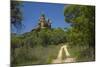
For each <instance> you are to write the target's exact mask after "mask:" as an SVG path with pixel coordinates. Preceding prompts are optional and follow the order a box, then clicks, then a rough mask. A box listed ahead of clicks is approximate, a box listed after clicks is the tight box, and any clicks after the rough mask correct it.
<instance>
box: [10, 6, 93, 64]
mask: <svg viewBox="0 0 100 67" xmlns="http://www.w3.org/2000/svg"><path fill="white" fill-rule="evenodd" d="M64 16H65V21H66V22H68V23H70V24H71V26H70V27H69V28H67V29H65V30H63V29H62V28H57V29H46V28H45V29H41V30H40V31H35V30H32V31H31V32H28V33H24V34H21V35H17V34H13V33H12V37H11V48H12V50H11V51H12V52H11V64H12V66H16V65H17V66H19V65H29V64H49V63H51V61H52V59H55V58H56V57H57V54H58V51H59V49H60V47H61V46H62V45H61V44H66V43H68V44H69V45H68V50H69V52H70V53H71V57H75V58H76V61H94V60H95V7H94V6H82V5H68V6H67V7H65V9H64Z"/></svg>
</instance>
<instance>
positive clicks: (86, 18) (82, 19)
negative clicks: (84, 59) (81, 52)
mask: <svg viewBox="0 0 100 67" xmlns="http://www.w3.org/2000/svg"><path fill="white" fill-rule="evenodd" d="M64 16H65V21H68V22H69V23H71V26H72V28H71V29H70V30H69V31H68V34H69V36H70V37H69V39H72V40H71V42H74V44H75V42H76V44H78V43H79V45H81V44H84V45H89V46H90V47H91V46H92V47H94V45H95V42H94V41H95V6H84V5H80V6H79V5H70V6H68V7H66V8H65V11H64Z"/></svg>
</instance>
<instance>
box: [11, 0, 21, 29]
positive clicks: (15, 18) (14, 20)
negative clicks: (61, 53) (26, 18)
mask: <svg viewBox="0 0 100 67" xmlns="http://www.w3.org/2000/svg"><path fill="white" fill-rule="evenodd" d="M21 5H22V3H21V2H20V1H14V0H11V25H12V26H14V27H15V28H16V29H20V28H21V27H22V12H21V8H20V7H21Z"/></svg>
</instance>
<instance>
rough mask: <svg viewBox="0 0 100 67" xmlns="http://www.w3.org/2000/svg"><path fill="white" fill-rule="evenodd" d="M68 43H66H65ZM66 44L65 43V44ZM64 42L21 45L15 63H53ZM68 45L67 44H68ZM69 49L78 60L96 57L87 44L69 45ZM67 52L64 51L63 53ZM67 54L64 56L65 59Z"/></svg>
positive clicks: (19, 64) (17, 50)
mask: <svg viewBox="0 0 100 67" xmlns="http://www.w3.org/2000/svg"><path fill="white" fill-rule="evenodd" d="M65 44H66V43H65ZM65 44H64V45H65ZM62 45H63V44H59V45H48V46H46V47H43V46H40V45H38V46H35V47H33V48H31V47H20V48H16V49H15V60H14V61H15V65H17V66H23V65H37V64H51V62H52V60H54V59H56V58H57V55H58V52H59V50H60V47H61V46H62ZM66 45H67V44H66ZM68 51H69V53H70V55H71V57H73V58H76V61H92V60H94V58H91V57H92V56H91V55H94V54H90V53H89V52H90V51H93V49H87V47H86V46H74V47H70V46H69V45H68ZM64 54H65V53H64V52H63V55H64ZM64 58H65V56H63V59H64Z"/></svg>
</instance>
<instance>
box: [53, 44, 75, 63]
mask: <svg viewBox="0 0 100 67" xmlns="http://www.w3.org/2000/svg"><path fill="white" fill-rule="evenodd" d="M63 50H64V51H65V55H66V58H65V59H62V56H63V54H62V52H63ZM68 62H75V58H72V57H70V53H69V52H68V49H67V45H63V46H61V48H60V50H59V53H58V55H57V59H54V60H53V61H52V63H68Z"/></svg>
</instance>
